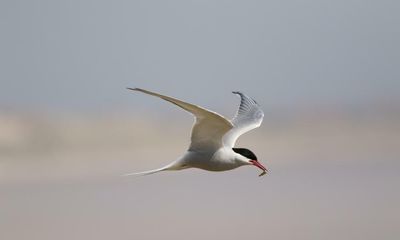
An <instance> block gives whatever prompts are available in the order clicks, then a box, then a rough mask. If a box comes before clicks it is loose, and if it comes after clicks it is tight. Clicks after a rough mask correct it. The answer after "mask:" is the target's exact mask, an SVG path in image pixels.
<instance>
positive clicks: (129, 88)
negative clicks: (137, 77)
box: [126, 87, 139, 91]
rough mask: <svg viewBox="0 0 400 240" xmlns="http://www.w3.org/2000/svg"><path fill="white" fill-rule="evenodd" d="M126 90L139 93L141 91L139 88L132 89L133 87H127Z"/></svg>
mask: <svg viewBox="0 0 400 240" xmlns="http://www.w3.org/2000/svg"><path fill="white" fill-rule="evenodd" d="M126 89H128V90H132V91H137V90H139V88H131V87H127V88H126Z"/></svg>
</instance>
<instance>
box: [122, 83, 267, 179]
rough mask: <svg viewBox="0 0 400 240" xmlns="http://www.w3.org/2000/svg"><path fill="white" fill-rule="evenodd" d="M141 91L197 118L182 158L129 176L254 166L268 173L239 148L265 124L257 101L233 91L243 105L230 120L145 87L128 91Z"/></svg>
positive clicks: (248, 153) (247, 150)
mask: <svg viewBox="0 0 400 240" xmlns="http://www.w3.org/2000/svg"><path fill="white" fill-rule="evenodd" d="M128 89H129V90H133V91H139V92H142V93H146V94H149V95H152V96H155V97H159V98H161V99H163V100H165V101H168V102H170V103H173V104H175V105H177V106H178V107H181V108H183V109H184V110H186V111H188V112H190V113H191V114H193V116H194V117H195V122H194V125H193V128H192V134H191V143H190V146H189V148H188V150H187V151H186V152H185V154H183V155H182V156H181V157H180V158H178V159H177V160H175V161H173V162H172V163H170V164H168V165H166V166H164V167H162V168H158V169H154V170H150V171H145V172H137V173H128V174H125V176H130V175H148V174H153V173H157V172H161V171H170V170H183V169H187V168H200V169H203V170H207V171H227V170H232V169H235V168H237V167H241V166H246V165H252V166H256V167H258V168H260V169H261V170H262V172H261V174H260V175H259V176H262V175H264V174H266V173H267V171H268V170H267V168H265V167H264V166H263V165H262V164H261V163H260V162H259V161H258V160H257V157H256V155H255V154H254V153H253V152H252V151H250V150H249V149H247V148H235V147H234V146H235V143H236V140H237V139H238V137H239V136H240V135H242V134H244V133H246V132H248V131H250V130H252V129H254V128H257V127H259V126H260V125H261V122H262V120H263V118H264V112H263V111H262V110H261V108H260V106H259V105H258V104H257V102H256V101H255V100H254V99H252V98H250V97H249V96H247V95H245V94H244V93H242V92H232V93H234V94H237V95H239V96H240V105H239V109H238V110H237V113H236V115H235V117H234V118H233V119H232V120H227V119H226V118H224V117H223V116H221V115H220V114H218V113H216V112H213V111H210V110H208V109H205V108H203V107H200V106H196V105H194V104H191V103H187V102H184V101H181V100H179V99H176V98H172V97H168V96H165V95H161V94H159V93H155V92H151V91H147V90H144V89H141V88H128Z"/></svg>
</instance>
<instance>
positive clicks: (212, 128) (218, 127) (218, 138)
mask: <svg viewBox="0 0 400 240" xmlns="http://www.w3.org/2000/svg"><path fill="white" fill-rule="evenodd" d="M128 89H130V90H134V91H140V92H143V93H146V94H149V95H152V96H156V97H159V98H161V99H164V100H165V101H168V102H170V103H173V104H175V105H177V106H179V107H181V108H183V109H184V110H186V111H188V112H190V113H192V114H193V115H194V117H195V118H196V121H195V123H194V125H193V128H192V135H191V143H190V147H189V150H191V151H209V150H216V149H218V148H220V147H222V146H223V142H222V137H223V136H224V135H225V133H227V132H228V131H229V130H230V129H232V127H233V125H232V123H231V122H230V121H228V120H227V119H225V118H224V117H222V116H221V115H219V114H218V113H215V112H213V111H210V110H207V109H205V108H202V107H199V106H196V105H193V104H191V103H187V102H183V101H181V100H178V99H176V98H172V97H168V96H164V95H161V94H159V93H155V92H150V91H147V90H144V89H140V88H128Z"/></svg>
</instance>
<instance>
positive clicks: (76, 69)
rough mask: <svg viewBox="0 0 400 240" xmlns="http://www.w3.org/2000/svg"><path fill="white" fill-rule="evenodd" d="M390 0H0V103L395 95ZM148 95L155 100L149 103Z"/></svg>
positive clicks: (334, 100)
mask: <svg viewBox="0 0 400 240" xmlns="http://www.w3.org/2000/svg"><path fill="white" fill-rule="evenodd" d="M399 11H400V3H399V1H388V0H383V1H359V0H357V1H355V0H338V1H321V0H304V1H281V0H273V1H215V0H209V1H208V0H197V1H189V0H182V1H175V0H174V1H88V0H83V1H82V0H79V1H77V0H71V1H45V0H37V1H28V0H22V1H18V0H3V1H1V2H0V33H1V38H0V53H1V54H0V68H1V71H0V81H1V88H0V108H7V109H22V110H25V109H45V110H46V109H47V110H55V109H58V110H61V111H63V110H66V111H81V110H98V109H115V108H125V107H131V108H135V107H142V106H143V103H139V102H138V98H139V100H144V99H145V98H144V97H138V98H135V97H132V96H131V95H130V93H129V92H127V91H126V90H125V87H128V86H130V87H142V88H148V89H151V90H154V91H159V92H161V93H165V94H169V95H172V96H176V97H180V98H183V99H185V100H188V101H192V102H195V103H198V104H205V105H206V106H225V105H228V104H229V105H231V104H232V101H234V100H236V99H234V97H233V96H231V95H230V92H231V91H232V90H241V91H244V92H246V93H248V94H249V95H251V96H253V97H254V98H256V99H257V100H258V102H260V103H261V104H262V105H265V106H267V107H273V108H279V107H287V106H289V107H293V106H297V105H306V106H307V105H308V106H314V105H322V106H323V105H329V106H331V105H339V106H341V105H368V104H370V103H393V102H394V103H395V102H400V97H399V96H400V94H399V92H400V90H399V89H400V80H399V79H400V70H399V69H400V46H399V42H400V27H399V26H400V14H399ZM149 104H153V101H151V102H149Z"/></svg>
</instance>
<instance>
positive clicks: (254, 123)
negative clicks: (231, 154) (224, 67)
mask: <svg viewBox="0 0 400 240" xmlns="http://www.w3.org/2000/svg"><path fill="white" fill-rule="evenodd" d="M233 93H234V94H238V95H239V96H240V106H239V109H238V111H237V113H236V116H235V117H234V118H233V119H232V120H231V122H232V124H233V128H232V129H231V130H229V132H227V133H226V134H225V136H224V137H223V142H224V145H225V146H227V147H231V148H232V147H233V146H235V142H236V140H237V139H238V137H239V136H240V135H242V134H244V133H246V132H248V131H250V130H252V129H254V128H257V127H259V126H260V125H261V122H262V120H263V118H264V112H263V111H262V110H261V108H260V106H259V105H258V103H257V102H256V101H255V100H254V99H252V98H250V97H249V96H247V95H245V94H244V93H241V92H233Z"/></svg>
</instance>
